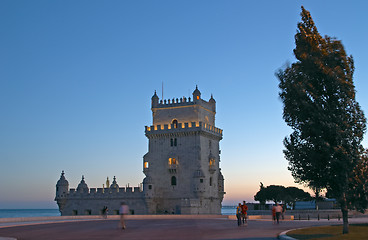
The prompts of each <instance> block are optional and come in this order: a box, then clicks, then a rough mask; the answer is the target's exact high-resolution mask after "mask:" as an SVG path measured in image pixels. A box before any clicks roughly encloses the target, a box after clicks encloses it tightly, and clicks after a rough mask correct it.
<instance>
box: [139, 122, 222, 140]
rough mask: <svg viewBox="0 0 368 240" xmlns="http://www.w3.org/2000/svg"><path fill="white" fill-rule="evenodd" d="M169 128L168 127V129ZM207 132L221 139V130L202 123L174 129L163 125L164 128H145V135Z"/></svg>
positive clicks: (184, 124)
mask: <svg viewBox="0 0 368 240" xmlns="http://www.w3.org/2000/svg"><path fill="white" fill-rule="evenodd" d="M169 126H170V127H169ZM183 130H184V131H201V130H202V131H203V130H205V131H207V132H210V133H213V134H215V135H216V136H218V137H222V129H220V128H216V127H214V126H212V125H210V124H207V123H204V122H191V123H188V122H186V123H178V124H177V127H176V128H175V127H174V125H173V124H170V125H168V124H165V125H164V128H163V129H162V128H161V125H156V126H154V125H151V126H150V127H147V126H146V127H145V133H146V135H150V134H165V133H171V132H173V133H174V132H182V131H183Z"/></svg>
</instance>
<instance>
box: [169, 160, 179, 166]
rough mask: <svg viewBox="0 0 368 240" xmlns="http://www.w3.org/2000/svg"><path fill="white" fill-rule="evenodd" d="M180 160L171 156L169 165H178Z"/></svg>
mask: <svg viewBox="0 0 368 240" xmlns="http://www.w3.org/2000/svg"><path fill="white" fill-rule="evenodd" d="M177 164H178V161H177V160H176V158H169V165H177Z"/></svg>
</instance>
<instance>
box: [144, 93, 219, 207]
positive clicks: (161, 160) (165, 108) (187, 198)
mask: <svg viewBox="0 0 368 240" xmlns="http://www.w3.org/2000/svg"><path fill="white" fill-rule="evenodd" d="M151 110H152V119H153V123H152V125H151V126H149V127H146V129H145V135H146V137H147V138H148V141H149V144H148V152H147V154H146V155H145V156H144V157H143V172H144V174H145V175H146V177H145V179H144V180H143V192H144V195H145V201H146V204H147V207H148V213H149V214H156V213H175V214H221V202H222V200H223V196H224V194H225V192H224V178H223V175H222V174H221V169H220V167H219V163H220V149H219V142H220V140H221V139H222V130H221V129H219V128H216V127H215V115H216V101H215V100H214V99H213V97H212V96H211V98H210V99H209V101H206V100H203V99H202V98H201V92H200V91H199V90H198V88H196V89H195V90H194V92H193V98H192V99H191V98H188V99H186V98H185V97H184V98H180V99H178V98H176V99H172V100H171V99H170V100H159V98H158V96H157V94H156V93H155V94H154V95H153V97H152V102H151Z"/></svg>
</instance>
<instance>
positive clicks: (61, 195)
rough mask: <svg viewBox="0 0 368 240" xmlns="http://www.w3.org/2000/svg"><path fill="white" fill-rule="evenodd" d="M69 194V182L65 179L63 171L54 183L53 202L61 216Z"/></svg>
mask: <svg viewBox="0 0 368 240" xmlns="http://www.w3.org/2000/svg"><path fill="white" fill-rule="evenodd" d="M68 193H69V182H68V181H67V180H66V179H65V176H64V171H62V172H61V176H60V179H59V181H58V182H57V183H56V195H55V201H56V202H57V204H58V206H59V211H60V213H61V215H63V210H64V207H65V204H66V202H67V197H68Z"/></svg>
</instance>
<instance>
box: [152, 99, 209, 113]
mask: <svg viewBox="0 0 368 240" xmlns="http://www.w3.org/2000/svg"><path fill="white" fill-rule="evenodd" d="M212 99H213V98H212ZM194 105H199V106H202V107H204V108H206V109H208V110H210V111H213V112H215V111H216V102H215V101H206V100H204V99H201V98H199V99H191V98H190V97H189V98H186V97H182V98H173V99H164V100H162V99H161V100H159V99H158V98H157V101H152V108H175V107H188V106H194Z"/></svg>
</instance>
